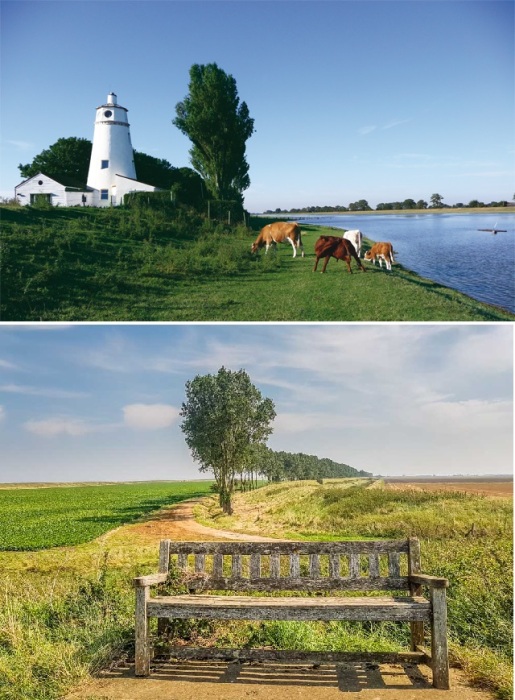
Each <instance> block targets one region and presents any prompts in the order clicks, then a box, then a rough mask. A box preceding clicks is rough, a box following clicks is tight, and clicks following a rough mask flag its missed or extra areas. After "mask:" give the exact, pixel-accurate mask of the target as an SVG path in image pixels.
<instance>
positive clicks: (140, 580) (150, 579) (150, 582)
mask: <svg viewBox="0 0 515 700" xmlns="http://www.w3.org/2000/svg"><path fill="white" fill-rule="evenodd" d="M167 578H168V574H148V575H147V576H138V577H137V578H135V579H134V580H133V584H134V586H135V587H136V588H144V587H145V586H156V585H157V584H158V583H164V582H165V581H166V580H167Z"/></svg>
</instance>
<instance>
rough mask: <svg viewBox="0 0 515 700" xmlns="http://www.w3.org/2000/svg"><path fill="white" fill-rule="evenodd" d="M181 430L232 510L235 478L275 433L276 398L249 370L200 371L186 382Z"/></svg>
mask: <svg viewBox="0 0 515 700" xmlns="http://www.w3.org/2000/svg"><path fill="white" fill-rule="evenodd" d="M181 417H182V418H183V422H182V423H181V430H182V431H183V433H184V435H185V440H186V444H187V445H188V447H189V448H190V450H191V454H192V457H193V459H194V460H195V461H196V462H199V464H200V471H212V472H213V475H214V477H215V482H216V485H217V488H218V494H219V499H220V506H221V508H222V510H223V511H224V513H229V514H230V513H232V503H231V499H232V493H233V491H234V485H235V479H236V476H237V474H238V473H240V472H241V471H242V470H243V469H244V468H245V465H246V463H247V462H248V460H249V458H250V452H251V451H252V448H253V446H255V445H257V444H264V443H265V442H266V439H267V438H268V436H269V435H270V433H271V432H272V428H271V426H270V423H271V422H272V421H273V419H274V418H275V408H274V403H273V401H272V400H271V399H268V398H263V397H262V396H261V393H260V391H259V390H258V389H257V388H256V387H255V386H254V385H253V384H252V383H251V381H250V377H249V375H248V374H247V373H246V372H245V371H244V370H242V369H241V370H239V371H238V372H231V371H230V370H227V369H225V368H224V367H221V368H220V369H219V370H218V374H216V375H213V374H206V375H197V376H196V377H195V378H194V379H193V380H191V381H188V382H187V383H186V401H185V403H183V404H182V408H181Z"/></svg>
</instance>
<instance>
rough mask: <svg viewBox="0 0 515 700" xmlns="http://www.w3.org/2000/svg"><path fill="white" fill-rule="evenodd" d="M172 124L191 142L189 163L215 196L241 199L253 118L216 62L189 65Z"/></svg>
mask: <svg viewBox="0 0 515 700" xmlns="http://www.w3.org/2000/svg"><path fill="white" fill-rule="evenodd" d="M175 109H176V115H177V116H176V117H175V119H174V120H173V124H174V125H175V126H176V127H177V128H178V129H180V130H181V131H182V132H183V133H184V134H185V135H186V136H188V138H189V139H190V141H191V142H192V144H193V146H192V147H191V149H190V156H191V164H192V166H193V168H194V169H195V170H196V171H197V172H198V173H200V175H201V176H202V177H203V178H204V180H205V181H206V185H207V187H208V189H209V191H210V193H211V194H212V196H213V197H214V198H215V199H221V200H231V199H236V200H238V201H242V199H243V198H242V193H243V191H244V190H246V189H247V188H248V187H249V186H250V178H249V166H248V163H247V160H246V158H245V148H246V142H247V139H249V138H250V136H251V135H252V134H253V132H254V120H253V119H251V117H250V114H249V110H248V107H247V105H246V103H245V102H241V104H240V99H239V97H238V90H237V87H236V81H235V79H234V78H233V77H232V75H228V74H227V73H225V72H224V71H223V70H222V69H221V68H219V67H218V66H217V64H216V63H209V64H207V65H198V64H195V65H193V66H192V67H191V69H190V83H189V95H187V96H186V97H185V98H184V100H183V101H182V102H179V103H178V104H177V105H176V108H175Z"/></svg>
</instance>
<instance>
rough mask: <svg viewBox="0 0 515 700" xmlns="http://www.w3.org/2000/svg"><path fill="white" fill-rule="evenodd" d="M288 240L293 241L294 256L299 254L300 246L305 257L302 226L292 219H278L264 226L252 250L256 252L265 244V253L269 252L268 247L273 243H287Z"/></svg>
mask: <svg viewBox="0 0 515 700" xmlns="http://www.w3.org/2000/svg"><path fill="white" fill-rule="evenodd" d="M286 241H288V242H289V243H291V246H292V248H293V257H295V256H296V255H297V250H298V249H299V248H300V249H301V251H302V257H304V246H303V245H302V236H301V232H300V226H299V225H298V224H296V223H293V222H290V221H276V222H275V223H273V224H267V225H266V226H263V228H262V229H261V231H260V232H259V236H258V237H257V238H256V240H255V241H254V243H253V244H252V249H251V250H252V252H253V253H255V252H257V251H258V250H259V249H260V248H262V247H263V246H266V249H265V253H268V249H269V248H270V246H271V245H274V246H275V245H276V244H277V243H286Z"/></svg>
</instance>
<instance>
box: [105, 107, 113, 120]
mask: <svg viewBox="0 0 515 700" xmlns="http://www.w3.org/2000/svg"><path fill="white" fill-rule="evenodd" d="M112 116H113V113H112V112H111V110H110V109H106V111H105V112H104V117H105V118H106V119H109V117H112Z"/></svg>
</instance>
